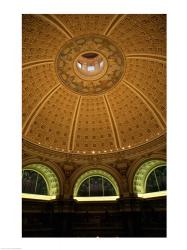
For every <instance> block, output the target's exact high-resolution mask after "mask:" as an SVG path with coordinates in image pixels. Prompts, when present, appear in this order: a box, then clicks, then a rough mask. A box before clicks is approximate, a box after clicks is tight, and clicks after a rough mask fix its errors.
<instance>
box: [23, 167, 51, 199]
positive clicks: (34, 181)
mask: <svg viewBox="0 0 187 250" xmlns="http://www.w3.org/2000/svg"><path fill="white" fill-rule="evenodd" d="M22 192H23V193H28V194H41V195H48V188H47V183H46V181H45V179H44V178H43V177H42V176H41V174H39V173H37V172H36V171H33V170H27V169H25V170H23V174H22Z"/></svg>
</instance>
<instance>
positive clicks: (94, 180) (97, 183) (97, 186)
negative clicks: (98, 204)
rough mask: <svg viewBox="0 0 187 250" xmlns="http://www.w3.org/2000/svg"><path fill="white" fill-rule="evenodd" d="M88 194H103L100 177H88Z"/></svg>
mask: <svg viewBox="0 0 187 250" xmlns="http://www.w3.org/2000/svg"><path fill="white" fill-rule="evenodd" d="M90 196H103V189H102V177H100V176H93V177H91V178H90Z"/></svg>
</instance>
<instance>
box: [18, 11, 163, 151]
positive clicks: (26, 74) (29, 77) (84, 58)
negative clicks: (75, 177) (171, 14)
mask: <svg viewBox="0 0 187 250" xmlns="http://www.w3.org/2000/svg"><path fill="white" fill-rule="evenodd" d="M22 37H23V39H22V42H23V53H22V54H23V88H22V89H23V98H22V101H23V105H22V110H23V112H22V114H23V139H24V140H25V141H26V142H28V143H31V144H34V145H37V147H40V148H41V149H46V150H48V151H51V152H55V151H56V152H57V153H58V154H60V153H61V154H63V153H69V154H70V153H71V154H77V155H79V156H87V155H91V156H92V155H95V156H98V155H105V154H109V153H110V154H114V153H119V152H123V151H124V152H128V151H130V150H132V149H136V148H137V149H138V148H139V147H142V146H144V145H149V143H152V142H155V143H156V141H157V140H158V139H159V138H160V137H163V136H164V135H165V134H166V66H167V65H166V16H165V15H161V14H152V15H146V14H145V15H131V14H129V15H122V14H120V15H99V14H98V15H81V14H80V15H68V14H65V15H63V14H62V15H60V14H58V15H51V14H48V15H38V14H34V15H30V14H24V15H23V36H22Z"/></svg>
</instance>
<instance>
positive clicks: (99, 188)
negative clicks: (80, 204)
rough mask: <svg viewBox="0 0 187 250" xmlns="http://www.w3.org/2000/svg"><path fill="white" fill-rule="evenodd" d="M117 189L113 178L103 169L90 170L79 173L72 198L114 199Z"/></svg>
mask: <svg viewBox="0 0 187 250" xmlns="http://www.w3.org/2000/svg"><path fill="white" fill-rule="evenodd" d="M117 198H119V189H118V185H117V183H116V181H115V180H114V178H113V177H112V176H111V175H110V174H109V173H107V172H105V171H103V170H90V171H88V172H86V173H84V174H83V175H81V176H80V177H79V178H78V180H77V182H76V184H75V187H74V199H76V200H78V201H94V200H97V201H102V200H116V199H117Z"/></svg>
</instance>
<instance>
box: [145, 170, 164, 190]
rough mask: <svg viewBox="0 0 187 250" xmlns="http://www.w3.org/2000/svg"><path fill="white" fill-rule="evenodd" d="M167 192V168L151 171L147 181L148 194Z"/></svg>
mask: <svg viewBox="0 0 187 250" xmlns="http://www.w3.org/2000/svg"><path fill="white" fill-rule="evenodd" d="M164 190H166V166H159V167H157V168H155V169H153V170H152V171H151V173H150V174H149V175H148V178H147V181H146V193H151V192H158V191H164Z"/></svg>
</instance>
